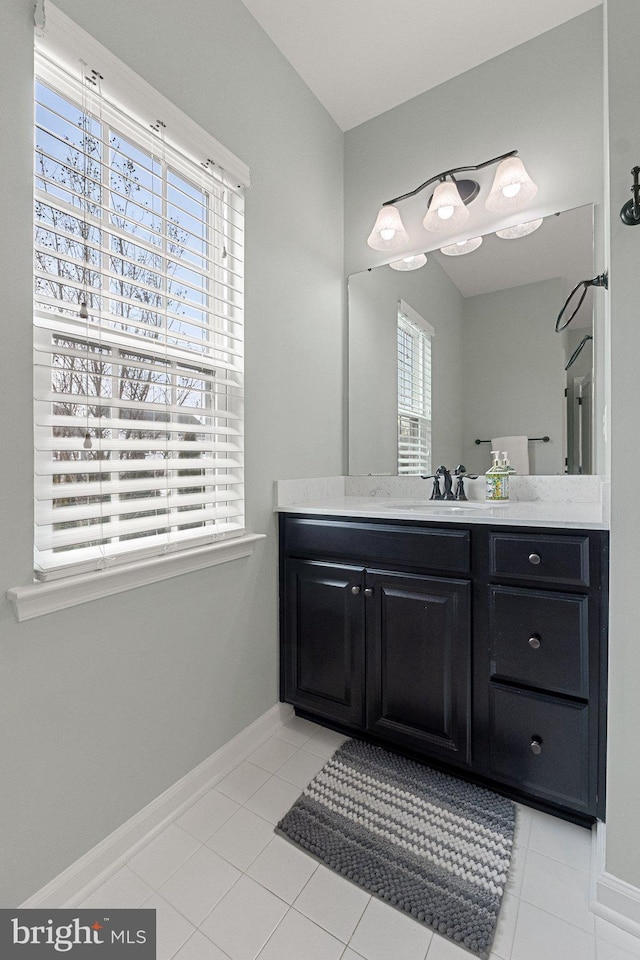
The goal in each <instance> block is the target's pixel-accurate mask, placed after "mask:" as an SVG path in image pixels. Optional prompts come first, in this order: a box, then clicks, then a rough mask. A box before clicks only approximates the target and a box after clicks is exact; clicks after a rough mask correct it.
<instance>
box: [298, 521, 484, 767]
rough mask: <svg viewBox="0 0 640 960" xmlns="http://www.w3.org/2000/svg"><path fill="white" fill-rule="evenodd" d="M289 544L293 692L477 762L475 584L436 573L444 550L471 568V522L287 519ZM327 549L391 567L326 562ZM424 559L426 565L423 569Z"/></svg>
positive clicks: (376, 728)
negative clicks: (461, 526) (472, 750)
mask: <svg viewBox="0 0 640 960" xmlns="http://www.w3.org/2000/svg"><path fill="white" fill-rule="evenodd" d="M281 542H282V544H283V546H284V550H283V559H282V582H283V591H282V604H283V605H282V662H281V666H282V695H283V699H284V700H286V701H287V702H288V703H292V704H293V705H294V706H295V707H297V708H299V709H300V710H303V711H308V712H310V713H313V714H314V715H316V716H318V717H321V718H323V719H325V720H331V721H334V722H336V723H344V724H348V725H349V727H350V728H351V729H353V730H354V731H355V730H359V731H367V732H368V733H370V734H372V735H374V736H379V737H381V738H382V739H384V740H385V741H386V742H388V743H395V744H397V745H399V746H404V747H407V748H410V749H413V750H415V751H417V752H419V753H425V754H427V755H429V756H432V757H440V758H442V759H445V760H448V761H449V762H455V763H462V764H467V763H468V759H469V722H470V701H471V695H470V690H471V667H470V646H469V636H470V616H471V613H470V610H471V584H470V581H469V580H468V579H462V578H460V577H457V576H451V577H445V576H430V575H427V573H426V571H428V570H429V569H430V568H433V567H434V566H435V567H437V565H438V560H440V561H441V562H442V564H443V565H444V566H445V567H446V568H447V569H448V570H450V571H451V572H452V573H453V572H458V571H468V567H469V534H468V531H460V530H453V531H448V530H447V531H445V530H437V529H424V528H422V529H417V528H416V529H415V530H411V529H406V528H404V527H402V526H399V525H395V524H392V525H388V526H387V525H385V524H378V523H374V522H372V523H369V524H357V523H354V524H349V523H347V524H340V523H330V524H327V523H325V522H324V521H316V520H309V519H305V518H286V519H284V518H283V521H282V528H281ZM305 554H306V556H307V557H309V558H310V557H316V558H317V559H305V558H304V555H305ZM324 555H327V556H330V557H332V558H333V559H335V560H336V561H340V560H341V558H342V557H343V556H344V557H345V559H355V557H359V558H363V559H364V560H365V561H369V560H372V559H373V558H374V557H377V558H378V559H379V564H380V565H377V566H373V565H368V563H367V565H357V564H350V563H342V562H335V563H326V562H324V561H323V560H322V559H321V558H322V557H323V556H324ZM386 562H389V563H394V564H395V565H396V567H397V569H396V570H389V569H386V566H385V568H383V567H382V566H381V564H386ZM416 565H417V566H420V567H422V569H423V570H424V571H425V572H424V573H421V574H416V573H412V572H411V568H412V567H414V566H416ZM401 567H405V568H406V570H405V571H403V570H401V569H400V568H401Z"/></svg>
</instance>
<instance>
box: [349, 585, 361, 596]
mask: <svg viewBox="0 0 640 960" xmlns="http://www.w3.org/2000/svg"><path fill="white" fill-rule="evenodd" d="M351 593H352V594H353V595H354V597H357V596H358V594H359V593H360V587H351Z"/></svg>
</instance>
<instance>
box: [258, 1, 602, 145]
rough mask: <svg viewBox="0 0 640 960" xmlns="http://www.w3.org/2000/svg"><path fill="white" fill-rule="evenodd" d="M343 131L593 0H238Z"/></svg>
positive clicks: (566, 17)
mask: <svg viewBox="0 0 640 960" xmlns="http://www.w3.org/2000/svg"><path fill="white" fill-rule="evenodd" d="M242 2H243V3H244V5H245V7H247V9H248V10H249V11H250V13H251V14H253V16H254V17H255V19H256V20H257V21H258V23H259V24H260V25H261V26H262V28H263V30H264V31H265V32H266V33H267V34H268V35H269V36H270V37H271V39H272V40H273V42H274V43H275V44H276V46H277V47H278V48H279V49H280V51H281V52H282V54H284V56H285V57H286V58H287V60H289V62H290V63H291V64H292V66H293V67H294V69H295V70H296V71H297V73H298V74H299V75H300V76H301V77H302V79H303V80H304V81H305V83H306V84H307V86H308V87H309V88H310V89H311V90H312V91H313V93H314V94H315V95H316V97H317V98H318V100H320V102H321V103H322V104H323V105H324V106H325V107H326V109H327V110H328V112H329V113H330V114H331V116H332V117H333V118H334V120H335V121H336V123H337V124H338V125H339V126H340V127H341V129H342V130H350V129H351V128H352V127H355V126H358V124H360V123H364V122H365V121H366V120H370V119H371V118H372V117H375V116H378V114H380V113H384V112H385V111H386V110H390V109H391V108H392V107H395V106H397V105H398V104H399V103H404V102H405V101H406V100H410V99H411V98H412V97H415V96H417V95H418V94H420V93H424V91H425V90H430V89H431V88H432V87H435V86H437V85H438V84H439V83H443V82H444V81H445V80H450V79H451V78H452V77H455V76H457V75H458V74H460V73H464V71H465V70H470V69H471V68H472V67H475V66H477V65H478V64H480V63H484V62H485V61H486V60H490V59H491V58H492V57H496V56H498V55H499V54H501V53H504V52H505V50H509V49H511V48H512V47H515V46H517V45H518V44H520V43H524V42H525V41H527V40H530V39H531V38H532V37H536V36H538V35H539V34H541V33H544V32H545V31H547V30H551V29H552V28H553V27H556V26H558V25H559V24H561V23H564V22H565V21H567V20H570V19H571V18H572V17H577V16H578V15H579V14H581V13H584V12H585V11H586V10H589V9H591V8H592V7H597V6H599V5H600V3H601V0H242Z"/></svg>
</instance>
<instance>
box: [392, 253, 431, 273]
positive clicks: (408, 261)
mask: <svg viewBox="0 0 640 960" xmlns="http://www.w3.org/2000/svg"><path fill="white" fill-rule="evenodd" d="M426 262H427V258H426V257H425V255H424V253H416V255H415V256H413V257H404V259H403V260H394V261H393V263H390V264H389V266H390V267H391V269H392V270H417V269H418V268H419V267H424V265H425V263H426Z"/></svg>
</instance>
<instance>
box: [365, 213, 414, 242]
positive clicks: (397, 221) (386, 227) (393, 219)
mask: <svg viewBox="0 0 640 960" xmlns="http://www.w3.org/2000/svg"><path fill="white" fill-rule="evenodd" d="M408 242H409V234H408V233H407V231H406V229H405V226H404V223H403V222H402V217H401V216H400V212H399V210H398V208H397V207H394V206H393V204H392V203H390V204H387V206H386V207H382V208H381V209H380V212H379V213H378V216H377V217H376V222H375V224H374V225H373V230H372V231H371V233H370V234H369V236H368V237H367V243H368V244H369V246H370V247H372V248H373V250H400V249H401V248H402V247H404V245H405V244H406V243H408Z"/></svg>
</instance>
